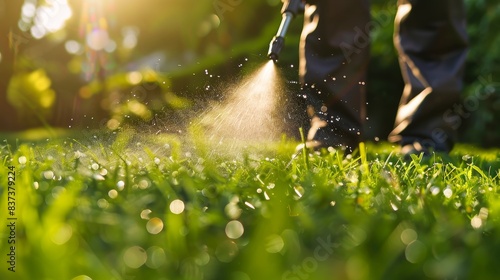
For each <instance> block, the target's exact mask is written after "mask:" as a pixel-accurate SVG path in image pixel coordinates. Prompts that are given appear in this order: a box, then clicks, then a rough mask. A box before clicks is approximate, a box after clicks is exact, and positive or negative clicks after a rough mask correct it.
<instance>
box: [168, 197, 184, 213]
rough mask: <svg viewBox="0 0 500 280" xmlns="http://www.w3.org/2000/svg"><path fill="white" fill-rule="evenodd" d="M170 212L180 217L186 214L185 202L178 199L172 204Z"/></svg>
mask: <svg viewBox="0 0 500 280" xmlns="http://www.w3.org/2000/svg"><path fill="white" fill-rule="evenodd" d="M170 212H172V213H174V214H176V215H178V214H180V213H182V212H184V202H183V201H182V200H180V199H176V200H174V201H172V202H171V203H170Z"/></svg>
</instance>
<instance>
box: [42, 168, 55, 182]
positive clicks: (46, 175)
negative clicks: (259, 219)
mask: <svg viewBox="0 0 500 280" xmlns="http://www.w3.org/2000/svg"><path fill="white" fill-rule="evenodd" d="M43 177H44V178H45V179H47V180H51V179H53V178H54V171H52V170H48V171H45V172H43Z"/></svg>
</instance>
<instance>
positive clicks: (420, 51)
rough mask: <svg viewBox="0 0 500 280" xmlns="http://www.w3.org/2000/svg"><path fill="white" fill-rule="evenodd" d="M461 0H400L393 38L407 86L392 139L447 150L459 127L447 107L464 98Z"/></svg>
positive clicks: (465, 43) (451, 145) (464, 43)
mask: <svg viewBox="0 0 500 280" xmlns="http://www.w3.org/2000/svg"><path fill="white" fill-rule="evenodd" d="M465 18H466V16H465V8H464V3H463V1H462V0H439V1H432V0H418V1H417V0H399V2H398V12H397V15H396V20H395V30H394V31H395V33H394V43H395V46H396V48H397V50H398V52H399V61H400V65H401V71H402V75H403V79H404V81H405V88H404V91H403V95H402V98H401V101H400V105H399V109H398V113H397V116H396V121H395V127H394V130H393V131H392V132H391V134H390V135H389V140H390V141H392V142H399V143H400V144H401V145H402V146H407V147H411V145H413V144H414V143H415V147H414V150H417V151H418V150H419V149H422V150H426V149H434V150H436V151H443V152H449V151H450V150H451V148H452V147H453V143H454V141H455V134H456V132H455V131H454V130H453V129H452V127H451V126H450V124H448V123H446V119H445V117H444V112H445V111H446V110H448V109H450V108H452V106H453V105H454V104H458V103H459V102H460V92H461V91H462V87H463V82H462V76H463V72H464V65H465V59H466V55H467V45H468V41H467V34H466V23H465Z"/></svg>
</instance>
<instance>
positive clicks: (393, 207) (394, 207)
mask: <svg viewBox="0 0 500 280" xmlns="http://www.w3.org/2000/svg"><path fill="white" fill-rule="evenodd" d="M391 207H392V210H394V211H398V209H399V208H398V206H397V205H396V204H394V203H392V201H391Z"/></svg>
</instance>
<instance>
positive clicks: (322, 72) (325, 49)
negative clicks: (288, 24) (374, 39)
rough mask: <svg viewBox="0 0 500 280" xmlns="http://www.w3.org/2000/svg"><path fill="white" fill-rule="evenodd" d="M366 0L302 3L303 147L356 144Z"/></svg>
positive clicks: (367, 44) (364, 67)
mask: <svg viewBox="0 0 500 280" xmlns="http://www.w3.org/2000/svg"><path fill="white" fill-rule="evenodd" d="M369 8H370V7H369V0H336V1H331V0H323V1H320V0H318V1H314V4H308V5H306V9H305V17H304V28H303V31H302V36H301V43H300V44H301V45H300V50H301V51H300V70H299V75H300V81H301V85H302V87H303V91H302V93H303V96H304V98H305V99H306V103H307V104H308V109H307V112H308V115H309V117H310V118H311V129H310V130H309V133H308V136H307V138H308V139H307V140H308V141H309V142H308V144H307V146H308V147H315V146H317V145H319V146H321V147H327V146H344V147H346V148H347V150H348V152H349V151H352V150H353V149H355V148H356V147H357V145H358V143H359V141H360V138H361V130H362V125H363V120H364V118H365V81H366V70H367V66H368V59H369V48H370V39H369V32H370V29H371V28H372V27H373V26H370V24H369V23H370V10H369Z"/></svg>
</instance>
